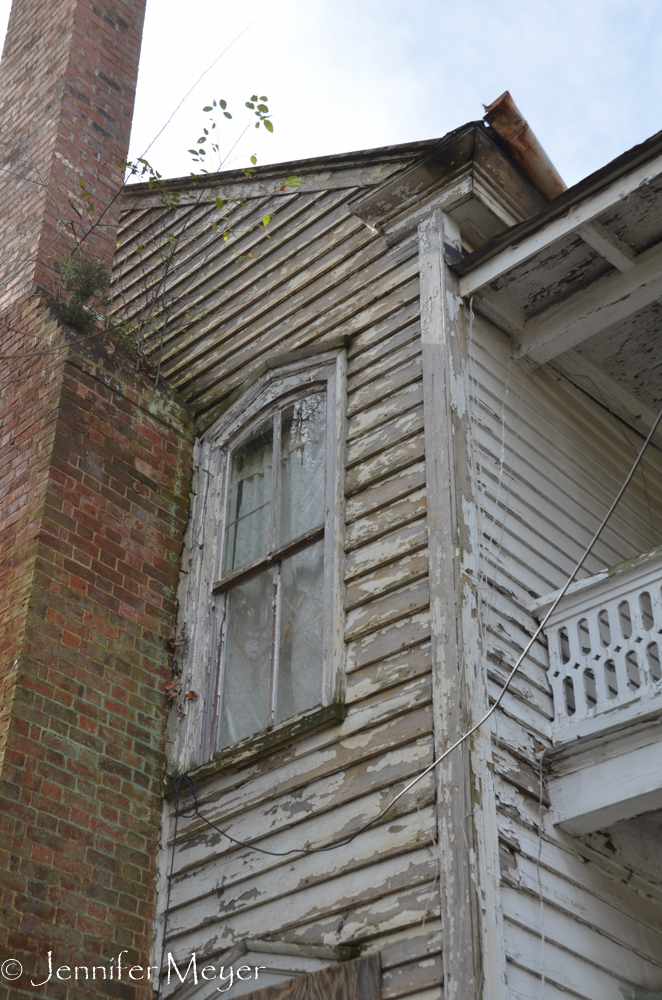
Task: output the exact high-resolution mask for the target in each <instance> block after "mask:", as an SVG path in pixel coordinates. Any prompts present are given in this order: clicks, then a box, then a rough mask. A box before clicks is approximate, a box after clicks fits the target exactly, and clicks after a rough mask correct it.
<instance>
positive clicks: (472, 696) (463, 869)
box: [419, 211, 505, 1000]
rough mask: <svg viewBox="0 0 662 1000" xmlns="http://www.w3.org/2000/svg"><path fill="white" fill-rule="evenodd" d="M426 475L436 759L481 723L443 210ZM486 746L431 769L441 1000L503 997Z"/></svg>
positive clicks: (464, 391)
mask: <svg viewBox="0 0 662 1000" xmlns="http://www.w3.org/2000/svg"><path fill="white" fill-rule="evenodd" d="M419 240H420V252H419V262H420V287H421V344H422V368H423V405H424V412H425V466H426V480H427V486H426V492H427V501H428V529H429V538H430V544H429V550H428V551H429V557H430V572H429V580H430V617H431V653H432V695H433V706H434V718H435V754H437V755H439V753H440V752H441V751H443V750H445V749H446V748H447V747H448V745H449V744H451V743H452V742H453V741H454V740H455V739H456V738H457V737H458V736H459V735H460V733H461V732H462V731H463V730H466V728H467V727H468V726H470V725H471V723H472V722H474V721H476V720H477V719H478V718H480V716H481V715H482V714H483V712H484V710H485V707H486V704H487V692H486V690H485V689H486V683H485V681H486V679H485V672H484V669H483V664H482V656H481V651H480V646H479V637H478V629H477V615H478V608H477V607H476V601H477V595H476V587H475V580H476V575H477V574H476V570H477V557H478V556H477V554H478V550H479V541H478V526H477V516H476V500H475V491H476V486H475V472H474V468H473V455H472V444H471V433H470V431H471V428H470V423H469V409H468V405H469V404H468V395H469V390H468V373H467V343H466V338H465V332H464V325H463V316H462V308H461V300H460V296H459V289H458V280H457V278H456V277H455V276H454V275H453V273H452V271H451V264H452V261H453V260H455V259H456V257H457V254H458V253H459V252H460V232H459V228H458V226H457V224H456V223H455V222H453V220H452V219H451V218H450V217H449V216H448V215H446V214H445V213H443V212H441V211H437V212H435V213H434V214H433V215H432V216H431V217H430V218H429V219H428V220H426V221H425V222H424V223H422V224H421V226H420V227H419ZM490 749H491V747H490V743H489V740H487V739H485V738H481V736H477V737H475V738H474V740H472V741H471V742H470V743H468V744H464V745H462V746H460V747H458V748H457V749H456V750H455V751H454V753H453V754H451V755H450V756H449V757H447V758H446V759H445V760H444V761H443V762H442V764H440V765H439V767H438V768H437V797H438V806H437V809H438V836H439V845H438V852H439V863H440V896H441V914H442V927H443V932H442V960H443V968H444V996H445V998H446V1000H470V998H477V997H478V996H479V995H480V996H481V997H484V998H485V1000H502V998H503V996H504V993H505V982H504V977H505V955H504V952H503V939H502V917H501V905H500V899H499V892H498V884H497V877H498V876H497V873H498V836H497V827H496V805H495V801H494V789H493V781H492V774H491V769H490V768H491V759H490Z"/></svg>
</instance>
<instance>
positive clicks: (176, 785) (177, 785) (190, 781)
mask: <svg viewBox="0 0 662 1000" xmlns="http://www.w3.org/2000/svg"><path fill="white" fill-rule="evenodd" d="M660 422H662V410H660V412H659V414H658V416H657V418H656V420H655V422H654V424H653V426H652V427H651V429H650V431H649V432H648V436H647V437H646V440H645V441H644V443H643V445H642V446H641V449H640V451H639V454H638V455H637V458H636V459H635V461H634V463H633V465H632V467H631V469H630V471H629V473H628V475H627V476H626V478H625V480H624V482H623V484H622V485H621V488H620V489H619V491H618V493H617V494H616V496H615V498H614V500H613V501H612V503H611V506H610V507H609V510H608V511H607V513H606V514H605V515H604V517H603V518H602V521H601V522H600V524H599V526H598V528H597V529H596V531H595V532H594V534H593V537H592V538H591V540H590V542H589V543H588V545H587V546H586V548H585V549H584V552H583V553H582V555H581V557H580V559H579V560H578V562H577V563H576V565H575V568H574V569H573V571H572V573H571V574H570V576H569V577H568V578H567V580H566V582H565V583H564V584H563V586H562V587H561V589H560V590H559V591H558V593H557V595H556V597H555V598H554V600H553V602H552V604H551V605H550V607H549V609H548V611H547V613H546V614H545V615H544V617H543V619H542V621H541V622H540V624H539V625H538V627H537V628H536V630H535V631H534V633H533V635H532V636H531V638H530V639H529V641H528V642H527V644H526V646H525V647H524V649H523V651H522V653H521V654H520V656H519V657H518V659H517V661H516V663H515V665H514V666H513V668H512V669H511V671H510V673H509V675H508V677H507V678H506V681H505V682H504V684H503V686H502V688H501V691H500V692H499V694H498V696H497V697H496V699H495V700H494V702H493V703H492V705H491V706H490V708H489V709H488V710H487V712H485V714H484V715H483V716H482V717H481V718H480V719H479V720H478V722H476V723H475V724H474V725H473V726H471V727H470V729H468V730H467V732H466V733H464V734H463V735H462V736H460V737H459V739H457V740H455V742H454V743H452V744H451V745H450V746H449V747H447V748H446V750H444V752H443V753H442V754H440V755H439V756H438V757H436V758H435V759H434V760H433V761H432V763H431V764H429V765H428V766H427V767H426V768H425V769H424V770H423V771H421V772H420V773H419V774H417V775H416V777H415V778H413V779H412V780H411V781H410V782H408V783H407V784H406V785H405V787H404V788H403V789H401V790H400V791H399V792H398V794H397V795H396V796H395V797H394V798H393V799H392V800H391V801H390V802H389V804H388V805H387V806H385V808H384V809H382V810H381V812H380V813H379V814H378V815H377V816H375V817H374V818H373V819H371V820H369V821H368V822H367V823H364V824H363V826H360V827H359V828H358V829H357V830H355V832H354V833H352V834H351V835H350V836H348V837H345V838H344V839H343V840H339V841H335V842H333V843H330V844H325V845H322V846H320V847H299V848H292V849H291V850H289V851H268V850H266V848H263V847H257V846H256V845H255V844H250V843H247V842H246V841H243V840H238V839H237V838H236V837H232V836H231V835H230V834H229V833H228V832H227V831H226V830H221V828H220V827H218V826H216V824H215V823H212V822H211V821H210V820H208V819H207V818H206V817H205V816H203V815H202V814H201V813H200V809H199V805H198V799H197V785H196V782H195V779H194V778H192V777H191V776H190V775H189V774H181V775H178V776H177V777H176V778H175V779H174V780H173V789H174V792H175V816H176V817H178V816H182V817H183V818H185V819H193V818H196V817H197V818H198V819H200V820H202V822H203V823H206V825H207V826H209V827H210V828H211V829H212V830H215V831H216V832H217V833H220V834H221V835H222V836H223V837H226V838H227V839H228V840H230V841H231V842H232V843H233V844H237V846H239V847H247V848H250V849H251V850H253V851H258V852H259V853H260V854H267V855H269V856H270V857H277V858H284V857H289V856H290V855H292V854H302V855H305V854H318V853H321V852H323V851H331V850H334V849H335V848H337V847H346V846H347V845H348V844H351V843H352V841H353V840H355V839H356V837H358V836H359V835H360V834H361V833H364V832H365V831H366V830H369V829H370V827H372V826H374V825H375V824H376V823H379V821H380V820H382V819H383V818H384V817H385V816H386V814H387V813H388V812H389V810H390V809H392V808H393V806H394V805H395V803H396V802H398V801H399V799H401V798H402V797H403V796H404V795H406V794H407V792H409V791H411V789H412V788H413V787H414V786H415V785H417V784H418V782H419V781H422V780H423V778H425V776H426V775H428V774H429V773H430V772H431V771H433V770H434V769H435V768H436V767H438V766H439V764H441V762H442V761H444V760H445V759H446V758H447V757H449V756H450V755H451V754H452V753H453V751H454V750H457V749H458V748H459V747H460V746H462V744H463V743H465V742H466V741H467V740H468V739H470V738H471V737H472V736H473V734H474V733H476V732H477V731H478V730H479V729H481V728H482V727H483V726H484V725H485V723H486V722H487V721H488V720H489V719H490V718H491V716H492V715H494V713H495V712H496V710H497V708H498V707H499V705H500V704H501V702H502V701H503V698H504V696H505V694H506V692H507V691H508V689H509V687H510V685H511V683H512V681H513V679H514V677H515V675H516V674H517V673H518V671H519V669H520V667H521V666H522V663H523V662H524V660H525V659H526V657H527V656H528V654H529V651H530V650H531V648H532V646H533V644H534V643H535V642H536V641H537V639H538V638H539V636H540V634H541V633H542V631H543V629H544V628H545V625H546V624H547V622H548V621H549V619H550V618H551V616H552V615H553V613H554V611H555V610H556V608H557V607H558V605H559V602H560V601H561V600H562V599H563V597H564V596H565V594H566V592H567V590H568V587H570V585H571V584H572V582H573V581H574V579H575V577H576V576H577V573H578V572H579V570H580V569H581V568H582V566H583V565H584V563H585V562H586V560H587V559H588V557H589V555H590V554H591V552H592V550H593V547H594V546H595V544H596V542H597V540H598V538H599V537H600V535H601V534H602V532H603V531H604V529H605V527H606V525H607V522H608V521H609V519H610V518H611V516H612V514H613V513H614V511H615V509H616V507H617V506H618V504H619V503H620V501H621V499H622V497H623V494H624V493H625V491H626V490H627V488H628V486H629V485H630V483H631V482H632V479H633V478H634V475H635V473H636V471H637V469H638V468H639V465H640V464H641V461H642V459H643V457H644V454H645V453H646V450H647V448H648V446H649V444H650V443H651V441H652V439H653V436H654V435H655V432H656V431H657V429H658V427H659V426H660ZM182 783H186V784H187V785H188V788H189V792H188V793H187V792H184V793H183V794H184V795H186V794H190V795H192V796H193V805H192V806H191V807H190V808H191V809H192V812H191V814H190V815H188V816H187V815H186V813H187V812H188V811H189V810H188V808H185V809H183V810H182V809H180V796H181V795H182V792H181V786H182Z"/></svg>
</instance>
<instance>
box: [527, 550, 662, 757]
mask: <svg viewBox="0 0 662 1000" xmlns="http://www.w3.org/2000/svg"><path fill="white" fill-rule="evenodd" d="M554 597H555V595H554V594H550V595H548V596H546V597H545V598H543V599H541V600H540V601H537V602H536V604H535V605H534V607H533V610H534V612H535V613H536V614H537V615H538V617H539V618H542V616H543V615H544V614H545V611H546V610H547V608H549V606H550V605H551V604H552V602H553V600H554ZM545 633H546V635H547V639H548V643H549V680H550V683H551V686H552V691H553V694H554V710H555V718H554V738H555V742H565V741H567V740H571V739H574V738H575V737H577V736H584V735H590V734H592V733H596V732H599V731H600V729H603V728H607V727H609V726H611V725H614V724H616V723H618V722H621V721H623V722H625V721H627V720H628V719H630V718H636V717H638V716H641V715H645V714H647V713H648V712H650V711H655V710H656V709H657V708H658V707H660V708H662V663H661V657H662V549H655V550H654V551H653V552H649V553H646V554H645V555H642V556H638V557H636V558H635V559H632V560H630V561H628V562H626V563H622V564H621V565H619V566H616V567H614V568H612V569H610V570H606V571H605V572H603V573H599V574H597V575H596V576H594V577H590V578H588V579H586V580H581V581H580V582H579V583H576V584H573V585H572V586H571V587H570V588H569V590H568V592H567V593H566V594H565V595H564V597H563V598H562V600H561V601H560V602H559V605H558V607H557V608H556V609H555V611H554V614H553V615H552V616H551V618H550V620H549V622H548V623H547V625H546V627H545Z"/></svg>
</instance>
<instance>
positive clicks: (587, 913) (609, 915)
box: [517, 855, 662, 965]
mask: <svg viewBox="0 0 662 1000" xmlns="http://www.w3.org/2000/svg"><path fill="white" fill-rule="evenodd" d="M517 868H518V874H519V883H518V888H519V889H520V890H521V891H524V892H528V893H529V894H530V895H531V896H532V897H533V898H535V899H537V900H538V902H539V891H540V890H539V885H538V873H537V870H536V866H535V864H534V863H533V862H532V861H531V859H529V858H527V857H525V856H523V855H520V856H519V858H518V865H517ZM541 882H542V889H543V899H544V901H545V905H546V906H547V905H550V906H554V907H555V908H556V909H557V910H559V911H561V912H563V913H565V914H566V916H568V917H570V918H572V920H578V921H580V922H581V923H585V924H587V925H588V926H589V927H590V928H591V929H592V930H593V931H595V932H596V933H598V934H601V935H604V936H605V937H607V938H611V939H612V940H613V941H615V942H616V943H617V944H618V945H619V946H625V947H627V948H628V949H630V950H631V951H632V952H633V953H634V954H636V955H640V956H641V957H642V958H645V959H646V960H647V961H649V962H651V963H653V964H654V965H655V964H657V965H660V964H662V957H661V956H662V929H657V928H654V927H650V926H648V925H647V924H646V923H645V922H644V921H642V920H638V919H637V918H636V917H633V916H630V914H628V913H627V912H624V911H623V909H621V908H619V909H617V908H616V907H615V906H613V905H609V904H608V903H606V902H605V901H604V900H602V899H599V898H597V897H596V896H595V895H593V894H592V892H590V891H589V888H588V887H587V886H584V885H581V884H579V885H578V884H574V885H573V887H572V892H571V893H569V892H568V888H569V887H568V882H567V881H566V880H565V879H564V878H561V877H560V876H559V875H558V874H557V873H556V872H553V871H549V870H548V869H547V868H546V867H542V868H541ZM568 927H569V928H572V927H573V924H572V922H571V921H568Z"/></svg>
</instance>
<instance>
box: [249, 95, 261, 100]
mask: <svg viewBox="0 0 662 1000" xmlns="http://www.w3.org/2000/svg"><path fill="white" fill-rule="evenodd" d="M257 100H259V98H258V96H257V94H253V96H252V97H251V101H257Z"/></svg>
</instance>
